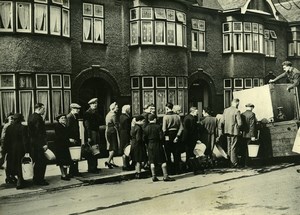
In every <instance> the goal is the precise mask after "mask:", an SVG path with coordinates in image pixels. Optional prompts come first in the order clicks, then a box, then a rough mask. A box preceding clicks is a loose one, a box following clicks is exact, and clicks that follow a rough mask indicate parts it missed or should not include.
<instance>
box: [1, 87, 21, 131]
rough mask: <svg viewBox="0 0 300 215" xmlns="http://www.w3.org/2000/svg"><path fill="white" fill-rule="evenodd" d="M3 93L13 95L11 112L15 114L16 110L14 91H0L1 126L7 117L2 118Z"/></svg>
mask: <svg viewBox="0 0 300 215" xmlns="http://www.w3.org/2000/svg"><path fill="white" fill-rule="evenodd" d="M3 93H13V97H14V101H15V102H14V106H13V107H14V110H11V112H16V110H17V102H16V101H17V98H16V90H9V89H7V90H0V111H1V124H2V125H3V124H4V120H5V119H6V117H7V116H3V111H4V110H3V98H2V97H3V96H2V94H3Z"/></svg>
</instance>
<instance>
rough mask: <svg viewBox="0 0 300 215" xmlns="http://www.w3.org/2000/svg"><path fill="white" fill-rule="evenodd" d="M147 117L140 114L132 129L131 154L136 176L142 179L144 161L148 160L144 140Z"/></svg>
mask: <svg viewBox="0 0 300 215" xmlns="http://www.w3.org/2000/svg"><path fill="white" fill-rule="evenodd" d="M144 123H145V117H144V116H142V115H140V116H137V117H136V118H135V125H134V127H133V128H132V129H131V131H130V133H131V138H132V139H131V154H132V160H133V161H134V162H135V163H136V165H135V172H136V173H135V177H136V178H137V179H140V173H141V168H142V163H143V162H146V161H147V152H146V145H145V144H144V141H143V128H142V126H143V125H144Z"/></svg>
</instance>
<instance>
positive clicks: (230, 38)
mask: <svg viewBox="0 0 300 215" xmlns="http://www.w3.org/2000/svg"><path fill="white" fill-rule="evenodd" d="M227 36H228V46H229V47H227V46H226V47H225V45H226V44H225V38H227ZM225 48H226V50H225ZM227 48H228V49H227ZM231 51H232V34H231V33H226V34H223V53H230V52H231Z"/></svg>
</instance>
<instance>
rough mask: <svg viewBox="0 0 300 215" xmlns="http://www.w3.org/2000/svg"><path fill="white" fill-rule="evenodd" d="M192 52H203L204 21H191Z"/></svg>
mask: <svg viewBox="0 0 300 215" xmlns="http://www.w3.org/2000/svg"><path fill="white" fill-rule="evenodd" d="M192 29H193V30H192V33H191V35H192V51H200V52H204V51H205V21H204V20H198V19H192Z"/></svg>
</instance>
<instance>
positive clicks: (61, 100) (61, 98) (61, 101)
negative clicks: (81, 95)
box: [51, 90, 64, 121]
mask: <svg viewBox="0 0 300 215" xmlns="http://www.w3.org/2000/svg"><path fill="white" fill-rule="evenodd" d="M54 92H59V93H60V108H61V111H60V112H62V111H63V110H64V106H63V92H62V90H51V98H52V99H51V100H52V101H51V112H52V120H53V121H55V117H56V115H55V113H53V111H54V108H53V106H54V102H53V97H54V96H53V94H54ZM57 114H59V113H57Z"/></svg>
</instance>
